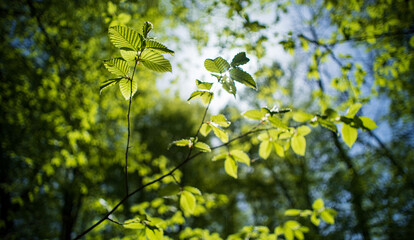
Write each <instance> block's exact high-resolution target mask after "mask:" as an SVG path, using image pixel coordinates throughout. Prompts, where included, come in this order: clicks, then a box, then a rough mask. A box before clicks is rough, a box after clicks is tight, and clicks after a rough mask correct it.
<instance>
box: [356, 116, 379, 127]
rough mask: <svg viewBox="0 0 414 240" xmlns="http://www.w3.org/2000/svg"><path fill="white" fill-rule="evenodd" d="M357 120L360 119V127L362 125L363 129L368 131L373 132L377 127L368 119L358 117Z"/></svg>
mask: <svg viewBox="0 0 414 240" xmlns="http://www.w3.org/2000/svg"><path fill="white" fill-rule="evenodd" d="M359 119H361V121H362V125H364V127H365V128H367V129H368V130H374V129H375V128H377V127H378V126H377V124H376V123H375V122H374V121H373V120H372V119H371V118H369V117H359Z"/></svg>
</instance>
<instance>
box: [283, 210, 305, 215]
mask: <svg viewBox="0 0 414 240" xmlns="http://www.w3.org/2000/svg"><path fill="white" fill-rule="evenodd" d="M300 212H301V211H300V210H299V209H288V210H286V211H285V216H297V215H299V214H300Z"/></svg>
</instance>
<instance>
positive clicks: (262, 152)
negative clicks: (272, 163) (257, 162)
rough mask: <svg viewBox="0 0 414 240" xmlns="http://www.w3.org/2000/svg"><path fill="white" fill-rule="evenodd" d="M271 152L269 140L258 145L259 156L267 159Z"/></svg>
mask: <svg viewBox="0 0 414 240" xmlns="http://www.w3.org/2000/svg"><path fill="white" fill-rule="evenodd" d="M271 152H272V144H271V143H270V141H263V142H261V143H260V146H259V156H260V157H261V158H263V159H267V158H268V157H269V155H270V153H271Z"/></svg>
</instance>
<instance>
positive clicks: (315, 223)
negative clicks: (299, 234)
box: [310, 213, 321, 226]
mask: <svg viewBox="0 0 414 240" xmlns="http://www.w3.org/2000/svg"><path fill="white" fill-rule="evenodd" d="M310 220H311V222H312V223H313V225H315V226H319V223H320V222H321V220H320V219H319V218H317V217H316V213H312V216H311V218H310Z"/></svg>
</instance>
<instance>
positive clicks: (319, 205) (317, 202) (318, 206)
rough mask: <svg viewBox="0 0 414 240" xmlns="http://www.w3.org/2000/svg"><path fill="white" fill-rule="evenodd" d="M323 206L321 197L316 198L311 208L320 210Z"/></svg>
mask: <svg viewBox="0 0 414 240" xmlns="http://www.w3.org/2000/svg"><path fill="white" fill-rule="evenodd" d="M324 207H325V204H324V202H323V200H322V198H318V199H316V200H315V201H314V202H313V204H312V208H313V210H316V211H318V210H321V209H323V208H324Z"/></svg>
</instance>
